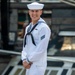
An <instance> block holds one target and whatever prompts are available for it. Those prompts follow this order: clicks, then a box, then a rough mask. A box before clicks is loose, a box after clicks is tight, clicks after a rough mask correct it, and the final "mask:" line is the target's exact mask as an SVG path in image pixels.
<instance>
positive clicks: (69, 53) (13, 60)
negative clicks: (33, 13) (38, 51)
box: [0, 0, 75, 75]
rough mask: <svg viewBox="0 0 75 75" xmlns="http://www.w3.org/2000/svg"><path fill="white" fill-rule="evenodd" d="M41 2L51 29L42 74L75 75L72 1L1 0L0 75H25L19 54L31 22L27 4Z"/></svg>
mask: <svg viewBox="0 0 75 75" xmlns="http://www.w3.org/2000/svg"><path fill="white" fill-rule="evenodd" d="M34 1H37V2H39V3H44V4H45V7H44V9H43V14H42V15H41V17H42V18H43V19H44V20H45V21H46V22H47V24H48V25H49V27H50V29H51V33H52V34H51V39H50V41H49V45H48V49H47V52H48V53H47V55H48V62H47V63H48V65H47V66H48V67H47V70H46V73H45V75H75V0H0V75H25V69H24V67H23V66H22V61H21V51H22V45H23V37H24V30H25V27H26V26H27V25H28V24H29V23H30V21H31V19H30V17H29V14H28V9H27V6H26V5H27V4H28V3H31V2H34Z"/></svg>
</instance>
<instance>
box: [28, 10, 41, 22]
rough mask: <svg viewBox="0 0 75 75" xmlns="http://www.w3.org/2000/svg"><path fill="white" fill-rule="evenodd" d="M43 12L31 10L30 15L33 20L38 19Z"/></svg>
mask: <svg viewBox="0 0 75 75" xmlns="http://www.w3.org/2000/svg"><path fill="white" fill-rule="evenodd" d="M41 14H42V10H29V15H30V17H31V19H32V21H37V20H38V19H39V18H40V16H41Z"/></svg>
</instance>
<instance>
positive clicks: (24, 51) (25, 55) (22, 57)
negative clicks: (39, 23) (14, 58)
mask: <svg viewBox="0 0 75 75" xmlns="http://www.w3.org/2000/svg"><path fill="white" fill-rule="evenodd" d="M27 28H28V27H26V30H25V35H26V33H27ZM25 35H24V38H25ZM23 45H24V39H23ZM21 59H22V60H25V59H27V53H26V50H25V48H24V46H23V49H22V52H21Z"/></svg>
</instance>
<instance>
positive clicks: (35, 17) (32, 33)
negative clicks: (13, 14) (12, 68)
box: [21, 2, 51, 75]
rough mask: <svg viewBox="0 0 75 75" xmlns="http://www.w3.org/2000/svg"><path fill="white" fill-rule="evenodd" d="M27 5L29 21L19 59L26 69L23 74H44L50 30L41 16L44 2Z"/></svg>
mask: <svg viewBox="0 0 75 75" xmlns="http://www.w3.org/2000/svg"><path fill="white" fill-rule="evenodd" d="M27 7H28V9H29V15H30V18H31V23H30V24H29V25H28V26H27V27H26V31H25V35H24V41H23V50H22V54H21V59H22V62H23V66H24V68H25V69H26V74H25V75H44V74H45V70H46V67H47V47H48V43H49V39H50V35H51V31H50V28H49V27H48V25H47V24H46V22H45V21H44V20H43V19H42V18H41V15H42V9H43V7H44V4H41V3H38V2H33V3H30V4H27Z"/></svg>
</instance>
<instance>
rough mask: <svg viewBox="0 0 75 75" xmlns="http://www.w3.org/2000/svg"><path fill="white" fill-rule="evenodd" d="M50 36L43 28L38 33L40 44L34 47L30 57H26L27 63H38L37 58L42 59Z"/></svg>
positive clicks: (49, 32) (48, 31)
mask: <svg viewBox="0 0 75 75" xmlns="http://www.w3.org/2000/svg"><path fill="white" fill-rule="evenodd" d="M50 35H51V31H50V29H49V28H47V27H44V28H42V29H41V30H40V31H39V39H40V42H39V44H38V45H37V46H36V49H35V51H34V52H33V53H32V54H31V55H30V57H28V59H29V61H31V62H35V61H38V60H39V58H41V57H42V55H43V54H44V52H46V50H47V46H48V42H49V39H50Z"/></svg>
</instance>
